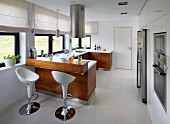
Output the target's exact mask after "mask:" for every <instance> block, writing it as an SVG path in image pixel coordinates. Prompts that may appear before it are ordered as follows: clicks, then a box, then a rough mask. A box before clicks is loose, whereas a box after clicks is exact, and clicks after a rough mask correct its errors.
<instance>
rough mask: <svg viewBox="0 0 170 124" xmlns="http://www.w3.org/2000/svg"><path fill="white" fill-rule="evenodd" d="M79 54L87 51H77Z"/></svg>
mask: <svg viewBox="0 0 170 124" xmlns="http://www.w3.org/2000/svg"><path fill="white" fill-rule="evenodd" d="M76 52H77V53H83V52H86V51H82V50H76Z"/></svg>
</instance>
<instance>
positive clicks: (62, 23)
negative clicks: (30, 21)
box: [34, 5, 70, 34]
mask: <svg viewBox="0 0 170 124" xmlns="http://www.w3.org/2000/svg"><path fill="white" fill-rule="evenodd" d="M34 12H35V17H34V23H35V25H34V29H35V32H38V33H54V34H55V33H56V29H57V12H56V11H52V10H49V9H46V8H44V7H41V6H38V5H34ZM58 29H59V30H60V31H61V32H62V33H68V32H69V31H70V18H69V17H68V16H65V15H63V14H60V13H59V14H58Z"/></svg>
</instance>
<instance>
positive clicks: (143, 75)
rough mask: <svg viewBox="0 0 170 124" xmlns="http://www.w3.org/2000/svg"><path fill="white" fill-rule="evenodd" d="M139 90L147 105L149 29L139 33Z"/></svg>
mask: <svg viewBox="0 0 170 124" xmlns="http://www.w3.org/2000/svg"><path fill="white" fill-rule="evenodd" d="M137 88H138V92H139V96H140V97H141V99H142V102H143V103H147V29H143V30H142V31H138V45H137Z"/></svg>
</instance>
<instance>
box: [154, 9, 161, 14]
mask: <svg viewBox="0 0 170 124" xmlns="http://www.w3.org/2000/svg"><path fill="white" fill-rule="evenodd" d="M154 12H156V13H159V12H163V10H155V11H154Z"/></svg>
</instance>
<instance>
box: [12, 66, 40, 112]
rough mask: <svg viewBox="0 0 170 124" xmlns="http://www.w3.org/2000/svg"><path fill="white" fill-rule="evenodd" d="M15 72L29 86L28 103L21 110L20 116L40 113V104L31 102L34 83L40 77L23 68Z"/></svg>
mask: <svg viewBox="0 0 170 124" xmlns="http://www.w3.org/2000/svg"><path fill="white" fill-rule="evenodd" d="M15 72H16V75H17V77H18V79H19V80H20V82H22V83H25V84H26V85H27V95H28V103H27V104H25V105H23V106H22V107H21V108H20V109H19V114H20V115H30V114H32V113H34V112H36V111H38V110H39V108H40V104H39V103H36V102H31V97H32V86H33V83H34V82H35V81H37V80H38V79H39V75H37V74H36V73H34V72H32V71H30V70H28V69H25V68H23V67H18V68H16V69H15Z"/></svg>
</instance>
